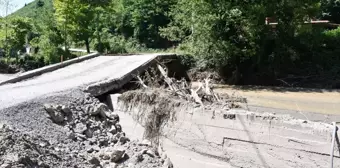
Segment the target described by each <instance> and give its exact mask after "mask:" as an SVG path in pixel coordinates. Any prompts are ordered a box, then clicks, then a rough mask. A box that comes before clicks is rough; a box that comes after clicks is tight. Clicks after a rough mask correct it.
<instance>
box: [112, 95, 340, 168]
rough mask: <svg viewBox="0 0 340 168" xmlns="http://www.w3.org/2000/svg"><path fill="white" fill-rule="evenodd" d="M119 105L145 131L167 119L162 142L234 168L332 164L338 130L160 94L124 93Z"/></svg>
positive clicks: (336, 161)
mask: <svg viewBox="0 0 340 168" xmlns="http://www.w3.org/2000/svg"><path fill="white" fill-rule="evenodd" d="M117 106H118V110H119V111H123V112H126V113H129V114H130V115H131V116H132V117H133V118H134V119H135V120H136V121H138V122H139V123H140V124H141V125H142V126H144V127H145V129H146V130H145V131H146V132H147V131H148V129H147V127H146V126H148V125H152V123H153V122H152V120H151V121H150V117H149V114H154V115H152V116H157V114H158V115H159V117H160V118H167V119H168V120H162V121H163V122H162V124H163V125H161V127H160V130H161V135H162V137H163V138H161V140H160V142H161V143H162V142H166V141H168V140H170V141H171V142H172V143H175V144H177V145H179V146H181V147H182V148H183V149H188V150H191V151H193V152H195V153H197V154H199V155H201V156H204V157H208V158H214V159H218V160H219V161H222V162H224V163H228V164H229V165H230V166H229V167H244V168H245V167H248V168H253V167H256V168H263V167H266V168H267V167H268V168H269V167H273V168H274V167H275V168H286V167H302V168H314V167H325V168H326V167H329V165H330V163H329V162H330V155H329V151H330V147H331V139H332V138H331V132H332V130H333V127H332V126H331V125H330V124H327V123H322V122H312V121H308V120H301V119H295V118H293V117H291V116H287V115H277V114H273V113H257V112H251V111H247V110H242V109H231V108H230V107H228V106H225V104H223V105H221V104H218V103H213V104H205V106H204V108H203V107H199V106H197V105H195V104H191V103H186V101H185V100H181V99H180V98H176V97H174V96H172V95H171V93H169V92H167V91H163V92H161V91H159V90H155V91H152V90H135V91H128V92H125V93H123V94H122V95H121V96H120V97H119V98H118V104H117ZM162 109H166V110H162ZM141 111H142V112H143V114H141ZM159 111H167V112H166V113H161V112H159ZM155 114H156V115H155ZM338 149H339V148H338V145H336V147H335V149H334V151H335V152H334V156H335V157H334V165H335V167H340V157H339V150H338ZM165 150H167V149H166V148H165ZM189 157H190V156H189ZM191 159H192V160H195V159H196V158H194V157H193V158H191ZM196 160H197V159H196Z"/></svg>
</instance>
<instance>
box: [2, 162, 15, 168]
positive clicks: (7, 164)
mask: <svg viewBox="0 0 340 168" xmlns="http://www.w3.org/2000/svg"><path fill="white" fill-rule="evenodd" d="M11 167H12V166H11V164H9V163H4V164H2V165H1V166H0V168H11Z"/></svg>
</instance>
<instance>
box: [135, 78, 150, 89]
mask: <svg viewBox="0 0 340 168" xmlns="http://www.w3.org/2000/svg"><path fill="white" fill-rule="evenodd" d="M137 79H138V80H139V84H140V85H142V86H143V87H144V88H148V86H146V84H145V83H144V81H143V80H142V78H140V77H139V76H137Z"/></svg>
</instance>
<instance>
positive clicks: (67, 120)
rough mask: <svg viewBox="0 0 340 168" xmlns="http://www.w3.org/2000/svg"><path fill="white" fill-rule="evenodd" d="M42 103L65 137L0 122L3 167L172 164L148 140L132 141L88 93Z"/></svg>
mask: <svg viewBox="0 0 340 168" xmlns="http://www.w3.org/2000/svg"><path fill="white" fill-rule="evenodd" d="M41 106H43V108H42V110H44V111H45V113H46V115H45V116H41V117H45V118H46V117H47V118H46V120H50V122H48V123H50V124H53V125H55V127H56V128H58V130H59V131H61V132H64V137H60V138H58V139H56V140H55V141H52V140H50V139H49V138H46V137H47V136H46V137H44V136H41V135H35V134H27V133H26V132H25V131H22V130H18V129H16V128H12V127H10V126H7V125H4V126H2V127H1V128H0V149H1V150H0V167H1V168H2V167H4V168H5V167H97V166H98V167H118V168H119V167H133V168H139V167H164V168H171V167H173V166H172V164H171V162H170V160H169V158H167V157H166V156H165V157H164V156H162V153H163V151H162V150H158V149H157V148H156V147H154V146H152V145H151V143H148V141H147V140H145V141H143V142H138V141H130V139H129V138H128V137H126V136H125V133H124V132H123V129H122V127H121V125H120V124H119V122H120V119H119V116H118V114H116V113H114V112H112V111H110V110H109V108H108V107H107V106H106V105H105V104H103V103H101V102H99V100H98V99H96V98H94V97H92V96H90V95H89V94H86V95H85V96H84V98H76V99H74V100H73V101H71V102H62V103H61V102H58V103H56V104H51V103H44V104H41ZM41 126H42V127H43V126H44V125H43V124H42V125H41ZM45 133H46V134H48V132H45ZM50 134H54V132H50ZM42 135H44V134H42Z"/></svg>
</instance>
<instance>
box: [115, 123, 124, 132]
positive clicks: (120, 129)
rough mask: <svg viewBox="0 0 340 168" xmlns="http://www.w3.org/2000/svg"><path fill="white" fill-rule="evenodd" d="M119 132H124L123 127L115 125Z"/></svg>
mask: <svg viewBox="0 0 340 168" xmlns="http://www.w3.org/2000/svg"><path fill="white" fill-rule="evenodd" d="M115 126H116V130H117V132H122V126H121V125H120V124H118V123H117V124H115Z"/></svg>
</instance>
